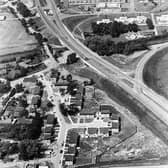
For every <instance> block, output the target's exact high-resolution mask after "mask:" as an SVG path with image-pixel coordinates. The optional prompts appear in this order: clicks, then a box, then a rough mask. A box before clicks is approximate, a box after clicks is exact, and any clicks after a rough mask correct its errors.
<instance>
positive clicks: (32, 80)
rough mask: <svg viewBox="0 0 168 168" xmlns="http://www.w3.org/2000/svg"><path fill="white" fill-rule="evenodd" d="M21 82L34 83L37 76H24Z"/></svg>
mask: <svg viewBox="0 0 168 168" xmlns="http://www.w3.org/2000/svg"><path fill="white" fill-rule="evenodd" d="M23 82H25V83H26V82H31V83H36V82H37V78H36V77H35V76H31V77H28V78H24V79H23Z"/></svg>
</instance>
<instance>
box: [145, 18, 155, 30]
mask: <svg viewBox="0 0 168 168" xmlns="http://www.w3.org/2000/svg"><path fill="white" fill-rule="evenodd" d="M146 24H147V26H148V28H149V29H154V28H155V27H154V25H153V22H152V20H151V19H150V18H147V19H146Z"/></svg>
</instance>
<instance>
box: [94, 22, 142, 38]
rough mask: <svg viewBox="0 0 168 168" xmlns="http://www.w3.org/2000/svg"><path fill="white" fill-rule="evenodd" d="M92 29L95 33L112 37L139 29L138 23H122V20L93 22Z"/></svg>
mask: <svg viewBox="0 0 168 168" xmlns="http://www.w3.org/2000/svg"><path fill="white" fill-rule="evenodd" d="M91 27H92V31H93V34H95V35H100V36H103V35H111V36H112V37H119V36H120V35H121V34H123V33H127V32H137V31H139V28H138V25H137V24H135V23H132V24H131V23H130V24H124V23H122V22H117V21H114V22H110V23H100V24H97V23H96V22H93V23H92V25H91Z"/></svg>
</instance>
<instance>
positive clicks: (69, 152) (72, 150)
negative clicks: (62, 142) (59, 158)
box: [64, 146, 76, 156]
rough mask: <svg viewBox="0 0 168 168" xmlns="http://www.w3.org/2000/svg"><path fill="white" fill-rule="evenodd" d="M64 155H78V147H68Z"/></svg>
mask: <svg viewBox="0 0 168 168" xmlns="http://www.w3.org/2000/svg"><path fill="white" fill-rule="evenodd" d="M64 155H73V156H75V155H76V147H73V146H68V147H67V150H65V152H64Z"/></svg>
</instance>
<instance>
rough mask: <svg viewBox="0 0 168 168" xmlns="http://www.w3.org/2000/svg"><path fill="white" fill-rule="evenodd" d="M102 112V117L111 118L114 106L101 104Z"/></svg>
mask: <svg viewBox="0 0 168 168" xmlns="http://www.w3.org/2000/svg"><path fill="white" fill-rule="evenodd" d="M100 113H101V117H102V118H109V117H110V116H111V115H112V106H111V105H105V104H104V105H100Z"/></svg>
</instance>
